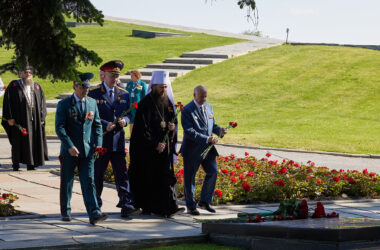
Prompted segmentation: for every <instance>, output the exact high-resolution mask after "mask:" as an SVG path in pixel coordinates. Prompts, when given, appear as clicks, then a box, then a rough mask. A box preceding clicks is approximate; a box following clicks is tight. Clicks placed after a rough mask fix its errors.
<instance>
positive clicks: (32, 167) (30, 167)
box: [26, 165, 36, 170]
mask: <svg viewBox="0 0 380 250" xmlns="http://www.w3.org/2000/svg"><path fill="white" fill-rule="evenodd" d="M26 170H36V167H35V166H33V165H27V166H26Z"/></svg>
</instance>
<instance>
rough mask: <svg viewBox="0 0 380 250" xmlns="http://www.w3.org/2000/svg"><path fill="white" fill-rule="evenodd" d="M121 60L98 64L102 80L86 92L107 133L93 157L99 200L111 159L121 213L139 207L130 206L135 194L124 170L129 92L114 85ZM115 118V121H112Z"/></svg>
mask: <svg viewBox="0 0 380 250" xmlns="http://www.w3.org/2000/svg"><path fill="white" fill-rule="evenodd" d="M123 66H124V63H123V62H122V61H120V60H114V61H110V62H107V63H105V64H103V65H102V66H101V67H100V70H101V72H103V82H102V83H101V84H99V85H98V86H96V87H94V88H92V89H91V90H90V92H89V94H88V95H89V96H90V97H92V98H94V99H95V100H96V103H97V105H98V109H99V115H100V119H101V123H102V126H103V131H105V132H106V134H105V135H104V136H103V147H104V148H107V152H106V153H105V154H104V155H103V156H100V157H99V158H98V159H97V160H96V161H95V186H96V197H97V200H98V204H99V206H100V207H101V206H102V199H101V195H102V191H103V182H104V175H105V172H106V169H107V167H108V163H109V162H110V161H111V164H112V169H113V173H114V176H115V184H116V189H117V194H118V196H119V203H118V204H117V207H120V208H121V217H128V216H130V215H137V214H139V213H141V209H136V208H135V207H134V206H133V203H134V197H133V195H132V192H131V190H130V185H129V177H128V173H127V161H126V159H125V157H126V153H125V132H124V129H123V128H124V127H126V126H127V125H128V123H129V121H130V118H131V114H130V113H128V114H124V115H123V117H120V116H121V115H122V114H123V112H124V111H126V110H128V108H129V105H130V102H129V93H128V91H126V90H125V89H122V88H120V87H118V86H117V83H118V82H119V75H120V71H121V70H122V69H123ZM115 119H116V120H117V122H116V124H114V123H113V121H115Z"/></svg>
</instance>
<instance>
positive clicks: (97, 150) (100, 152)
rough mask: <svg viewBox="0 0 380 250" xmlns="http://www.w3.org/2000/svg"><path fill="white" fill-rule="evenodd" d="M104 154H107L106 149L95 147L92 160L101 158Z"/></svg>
mask: <svg viewBox="0 0 380 250" xmlns="http://www.w3.org/2000/svg"><path fill="white" fill-rule="evenodd" d="M105 153H107V148H103V147H96V148H95V152H94V160H96V159H98V158H99V157H100V156H103V155H104V154H105Z"/></svg>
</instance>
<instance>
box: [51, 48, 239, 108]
mask: <svg viewBox="0 0 380 250" xmlns="http://www.w3.org/2000/svg"><path fill="white" fill-rule="evenodd" d="M231 56H232V55H228V54H215V53H197V52H190V53H183V54H182V55H181V57H178V58H167V59H165V60H164V62H163V63H157V64H148V65H146V67H145V68H143V69H139V71H140V72H141V75H142V77H141V80H142V81H144V82H146V83H147V84H149V83H150V79H151V77H152V71H155V70H166V71H169V77H170V81H171V82H173V81H174V80H175V79H176V78H177V77H180V76H183V75H185V74H187V73H188V72H190V71H192V70H194V69H198V68H201V67H205V66H207V65H210V64H215V63H219V62H221V61H224V60H226V59H228V58H230V57H231ZM119 79H120V83H119V85H120V86H121V87H124V88H125V87H126V85H127V83H128V82H129V81H131V76H130V72H129V71H128V72H127V74H126V75H122V76H120V78H119ZM98 84H99V83H96V84H92V85H93V86H96V85H98ZM71 95H72V92H71V93H63V94H60V95H59V99H54V100H47V101H46V106H47V107H48V108H50V109H52V108H56V107H57V104H58V102H59V101H60V99H63V98H66V97H68V96H71Z"/></svg>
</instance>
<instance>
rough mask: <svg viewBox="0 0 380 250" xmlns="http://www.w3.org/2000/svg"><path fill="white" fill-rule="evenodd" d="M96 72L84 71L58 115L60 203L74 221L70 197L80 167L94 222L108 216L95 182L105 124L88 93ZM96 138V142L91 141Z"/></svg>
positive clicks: (64, 214) (67, 218)
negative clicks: (76, 172) (97, 152)
mask: <svg viewBox="0 0 380 250" xmlns="http://www.w3.org/2000/svg"><path fill="white" fill-rule="evenodd" d="M93 76H94V75H93V74H92V73H86V74H81V75H80V76H79V77H80V79H81V81H80V82H74V86H73V88H74V94H73V95H72V96H70V97H67V98H65V99H63V100H62V101H60V102H59V103H58V106H57V112H56V116H55V131H56V133H57V135H58V137H59V139H60V140H61V152H60V156H59V158H60V161H61V186H60V205H61V216H62V220H63V221H71V207H70V200H71V195H72V190H73V181H74V169H75V167H78V172H79V180H80V184H81V188H82V194H83V200H84V204H85V206H86V210H87V214H88V216H89V217H90V223H91V224H92V225H95V224H96V223H98V222H100V221H103V220H105V219H107V218H108V216H107V215H106V214H103V213H101V211H100V208H99V206H98V202H97V200H96V190H95V184H94V150H95V148H96V147H101V146H102V124H101V123H100V118H99V111H98V108H97V106H96V102H95V100H94V99H92V98H88V97H86V96H87V94H88V89H89V87H90V82H89V81H90V79H92V78H93ZM91 138H92V142H91V143H90V141H91Z"/></svg>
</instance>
